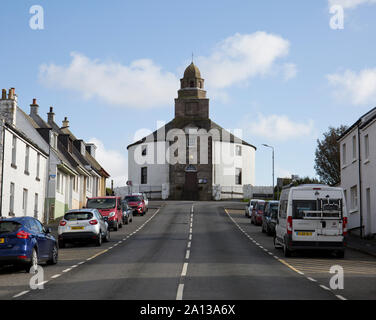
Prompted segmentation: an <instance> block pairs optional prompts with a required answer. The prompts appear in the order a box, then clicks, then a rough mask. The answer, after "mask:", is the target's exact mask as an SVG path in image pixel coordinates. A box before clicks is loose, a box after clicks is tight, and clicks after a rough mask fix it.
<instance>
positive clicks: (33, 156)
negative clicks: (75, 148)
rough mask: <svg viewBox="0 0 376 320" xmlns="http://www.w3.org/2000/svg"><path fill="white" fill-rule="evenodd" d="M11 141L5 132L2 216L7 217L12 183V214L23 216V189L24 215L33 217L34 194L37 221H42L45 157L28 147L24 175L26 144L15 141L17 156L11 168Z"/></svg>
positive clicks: (11, 137)
mask: <svg viewBox="0 0 376 320" xmlns="http://www.w3.org/2000/svg"><path fill="white" fill-rule="evenodd" d="M12 139H13V134H12V133H11V132H10V131H8V130H5V143H4V176H3V188H4V189H3V195H2V196H3V199H2V215H3V216H8V214H9V206H10V184H11V182H13V183H14V186H15V195H14V213H15V215H16V216H23V212H22V202H23V189H27V190H28V197H27V212H26V215H28V216H34V197H35V193H37V194H38V215H37V218H38V219H39V220H41V221H42V220H43V215H44V200H45V195H46V188H45V183H46V173H47V170H46V168H47V157H46V156H44V155H43V154H41V153H40V152H39V150H37V149H35V148H34V147H33V146H30V145H29V146H30V154H29V157H30V159H29V175H27V174H25V151H26V145H27V143H26V142H25V141H24V140H22V139H20V138H18V139H17V156H16V166H17V168H16V169H15V168H13V167H11V162H12ZM38 153H39V154H40V167H39V181H38V180H37V179H36V177H37V154H38Z"/></svg>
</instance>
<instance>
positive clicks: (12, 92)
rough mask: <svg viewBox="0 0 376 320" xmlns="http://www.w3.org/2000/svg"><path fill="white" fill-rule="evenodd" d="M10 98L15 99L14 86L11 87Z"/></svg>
mask: <svg viewBox="0 0 376 320" xmlns="http://www.w3.org/2000/svg"><path fill="white" fill-rule="evenodd" d="M8 99H9V100H13V99H14V88H10V89H9V94H8Z"/></svg>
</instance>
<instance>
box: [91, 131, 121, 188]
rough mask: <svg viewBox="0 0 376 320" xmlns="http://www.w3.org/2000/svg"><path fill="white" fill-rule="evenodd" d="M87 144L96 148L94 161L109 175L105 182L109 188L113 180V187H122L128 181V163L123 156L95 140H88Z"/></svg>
mask: <svg viewBox="0 0 376 320" xmlns="http://www.w3.org/2000/svg"><path fill="white" fill-rule="evenodd" d="M89 143H94V144H95V145H96V146H97V150H96V157H95V158H96V160H97V161H98V162H99V164H100V165H101V166H102V167H103V168H104V169H105V170H106V171H107V172H108V173H109V174H110V175H111V177H110V178H109V180H108V181H107V185H108V186H110V183H111V180H114V187H120V186H124V185H125V183H126V181H127V179H128V161H127V158H126V156H125V155H124V154H122V153H121V152H119V151H117V150H111V149H107V148H106V147H105V146H104V144H103V142H102V141H101V140H99V139H97V138H91V139H89Z"/></svg>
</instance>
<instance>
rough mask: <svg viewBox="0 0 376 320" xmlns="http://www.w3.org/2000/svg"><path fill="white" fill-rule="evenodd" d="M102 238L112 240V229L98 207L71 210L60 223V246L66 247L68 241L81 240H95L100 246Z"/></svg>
mask: <svg viewBox="0 0 376 320" xmlns="http://www.w3.org/2000/svg"><path fill="white" fill-rule="evenodd" d="M102 240H104V241H106V242H107V241H109V240H110V231H109V229H108V223H107V222H106V220H105V218H104V217H102V215H101V214H100V213H99V211H98V210H97V209H77V210H69V211H68V212H67V213H65V215H64V217H63V219H61V221H60V223H59V228H58V242H59V247H60V248H64V247H65V244H66V243H68V242H81V241H93V242H95V244H96V245H97V246H100V245H101V244H102Z"/></svg>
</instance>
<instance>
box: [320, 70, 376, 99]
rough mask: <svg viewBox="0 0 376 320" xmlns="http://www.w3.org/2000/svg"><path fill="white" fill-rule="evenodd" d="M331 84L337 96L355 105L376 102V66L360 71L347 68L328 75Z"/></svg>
mask: <svg viewBox="0 0 376 320" xmlns="http://www.w3.org/2000/svg"><path fill="white" fill-rule="evenodd" d="M327 79H328V81H329V84H330V85H332V86H333V87H335V88H336V89H335V91H334V94H335V96H336V97H337V98H339V99H343V100H350V101H351V103H352V104H354V105H366V104H376V68H375V69H364V70H361V71H360V72H359V73H356V72H354V71H351V70H346V71H344V72H343V73H334V74H329V75H327Z"/></svg>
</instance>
